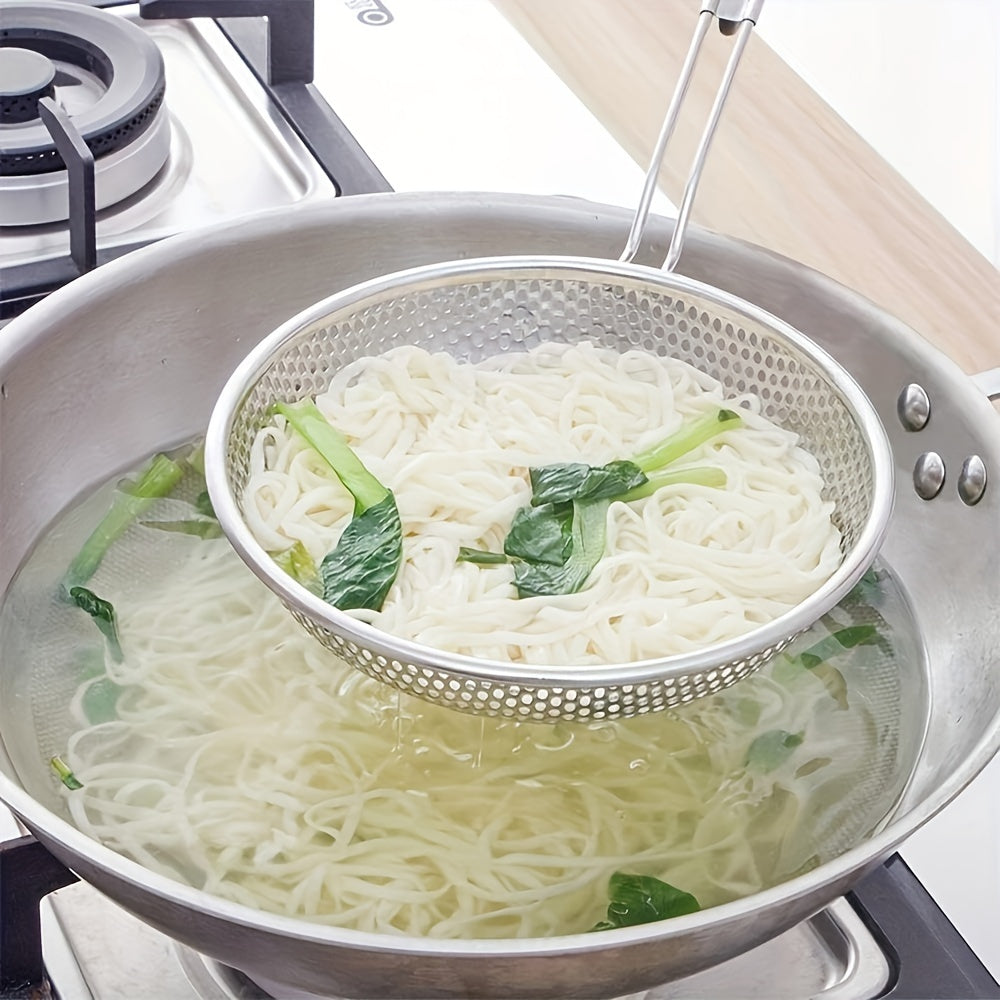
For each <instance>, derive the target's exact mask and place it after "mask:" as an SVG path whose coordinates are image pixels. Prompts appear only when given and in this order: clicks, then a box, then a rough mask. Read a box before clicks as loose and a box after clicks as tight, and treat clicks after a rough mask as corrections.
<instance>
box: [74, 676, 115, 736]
mask: <svg viewBox="0 0 1000 1000" xmlns="http://www.w3.org/2000/svg"><path fill="white" fill-rule="evenodd" d="M121 693H122V687H121V685H119V684H116V683H115V682H114V681H113V680H112V679H111V678H110V677H107V676H105V677H99V678H97V680H94V681H92V682H91V683H90V684H88V685H87V686H86V688H84V691H83V696H82V698H81V706H82V708H83V714H84V715H85V716H86V717H87V721H88V722H89V723H90V724H91V725H94V726H96V725H97V724H98V723H100V722H111V721H112V719H117V718H118V698H119V696H120V695H121Z"/></svg>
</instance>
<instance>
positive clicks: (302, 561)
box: [271, 540, 323, 597]
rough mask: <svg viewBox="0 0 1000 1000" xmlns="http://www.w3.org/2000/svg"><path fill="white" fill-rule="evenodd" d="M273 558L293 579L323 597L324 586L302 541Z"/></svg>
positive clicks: (274, 554)
mask: <svg viewBox="0 0 1000 1000" xmlns="http://www.w3.org/2000/svg"><path fill="white" fill-rule="evenodd" d="M271 558H272V559H274V561H275V562H276V563H277V564H278V565H279V566H280V567H281V568H282V569H283V570H284V571H285V572H286V573H287V574H288V575H289V576H290V577H291V578H292V579H293V580H297V581H298V582H299V583H301V584H302V586H303V587H308V588H309V590H314V591H315V593H317V594H319V596H321V597H322V592H323V588H322V584H320V583H319V571H318V570H317V569H316V563H315V562H314V560H313V557H312V556H311V555H309V550H308V549H307V548H306V547H305V545H303V544H302V542H301V540H300V541H297V542H296V543H295V544H294V545H292V546H290V547H289V548H287V549H285V550H284V551H282V552H274V553H272V554H271Z"/></svg>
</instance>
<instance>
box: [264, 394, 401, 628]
mask: <svg viewBox="0 0 1000 1000" xmlns="http://www.w3.org/2000/svg"><path fill="white" fill-rule="evenodd" d="M274 408H275V410H276V411H277V412H278V413H280V414H282V416H284V417H285V419H286V420H288V422H289V424H290V425H291V426H292V428H293V429H294V430H295V431H296V432H298V434H299V435H301V436H302V437H303V438H304V439H305V440H306V442H307V443H308V444H309V445H310V446H311V447H312V448H313V449H314V450H315V451H316V452H317V453H318V454H319V455H320V456H321V457H322V458H323V459H324V460H325V461H326V463H327V465H329V466H330V468H331V469H332V470H333V472H334V474H335V475H336V476H337V478H338V479H339V480H340V481H341V482H342V483H343V484H344V486H345V487H346V488H347V489H348V491H349V492H350V494H351V496H353V497H354V518H353V520H352V521H351V523H350V524H348V526H347V527H346V528H345V529H344V532H343V534H342V535H341V536H340V540H339V541H338V542H337V545H336V547H335V548H334V550H333V551H332V552H330V553H329V554H327V556H326V557H325V558H324V559H323V561H322V563H321V564H320V571H319V575H320V578H321V580H322V583H323V598H324V600H326V601H327V602H328V603H330V604H332V605H333V606H334V607H336V608H340V609H341V610H342V611H347V610H351V609H355V608H369V609H371V610H373V611H378V610H379V609H380V608H381V607H382V602H383V601H384V600H385V596H386V594H387V593H388V592H389V588H390V587H391V586H392V582H393V581H394V580H395V579H396V574H397V573H398V572H399V567H400V564H401V563H402V560H403V529H402V525H401V523H400V520H399V511H398V510H397V508H396V499H395V497H394V496H393V495H392V493H391V492H390V491H389V490H388V489H386V487H385V486H383V485H382V484H381V483H380V482H379V481H378V480H377V479H376V478H375V477H374V476H373V475H372V474H371V473H370V472H369V471H368V469H366V468H365V466H364V464H363V463H362V462H361V460H360V459H359V458H358V456H357V455H355V454H354V452H353V451H352V450H351V447H350V445H349V444H348V443H347V440H346V438H345V437H344V436H343V435H342V434H341V433H340V432H339V431H338V430H336V428H334V427H332V426H331V425H330V423H329V422H328V421H327V419H326V417H324V416H323V414H322V413H321V412H320V411H319V408H318V407H317V406H316V404H315V403H314V402H313V401H312V400H311V399H303V400H300V401H299V402H298V403H276V404H275V407H274Z"/></svg>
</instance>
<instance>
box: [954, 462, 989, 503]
mask: <svg viewBox="0 0 1000 1000" xmlns="http://www.w3.org/2000/svg"><path fill="white" fill-rule="evenodd" d="M985 492H986V464H985V463H984V462H983V460H982V459H981V458H980V457H979V456H978V455H970V456H969V457H968V458H967V459H966V460H965V461H964V462H963V463H962V471H961V472H960V473H959V474H958V495H959V496H960V497H961V498H962V503H965V504H968V505H969V506H970V507H972V506H973V505H974V504H977V503H979V501H980V500H982V498H983V494H984V493H985Z"/></svg>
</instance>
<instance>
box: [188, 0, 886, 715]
mask: <svg viewBox="0 0 1000 1000" xmlns="http://www.w3.org/2000/svg"><path fill="white" fill-rule="evenodd" d="M762 2H763V0H756V2H753V3H741V2H734V3H728V4H727V3H726V2H725V0H716V2H708V3H705V4H704V5H703V9H702V13H701V16H700V18H699V22H698V28H697V30H696V33H695V38H694V39H693V41H692V44H691V49H690V51H689V52H688V56H687V59H686V61H685V66H684V69H683V70H682V74H681V79H680V81H679V82H678V85H677V90H676V91H675V94H674V97H673V99H672V101H671V107H670V110H669V111H668V114H667V119H666V121H665V122H664V126H663V129H662V130H661V135H660V139H659V141H658V144H657V150H656V152H655V153H654V157H653V163H652V165H651V167H650V170H649V173H648V175H647V179H646V187H645V190H644V192H643V197H642V201H641V204H640V207H639V210H638V212H637V214H636V218H635V221H634V223H633V227H632V232H631V234H630V236H629V240H628V246H627V248H626V251H625V253H624V254H623V260H622V261H620V262H617V263H612V262H609V261H606V260H595V259H590V258H568V257H530V256H518V257H494V258H485V259H480V260H471V261H469V260H466V261H453V262H448V263H443V264H435V265H431V266H427V267H421V268H416V269H412V270H408V271H403V272H399V273H396V274H392V275H388V276H386V277H383V278H378V279H375V280H373V281H369V282H366V283H364V284H362V285H357V286H355V287H353V288H350V289H348V290H346V291H344V292H341V293H339V294H337V295H334V296H331V297H330V298H328V299H325V300H323V301H322V302H319V303H317V304H316V305H314V306H312V307H311V308H309V309H307V310H305V311H304V312H302V313H300V314H299V315H298V316H296V317H294V318H293V319H291V320H289V322H288V323H286V324H284V325H283V326H282V327H280V328H279V329H278V330H276V331H275V332H274V333H273V334H271V335H270V336H268V337H267V338H265V339H264V340H263V341H262V342H261V343H260V344H259V345H258V347H257V348H256V349H255V350H254V351H253V352H252V353H251V354H250V355H249V356H248V357H247V358H246V359H245V360H244V362H243V363H242V364H241V365H240V367H239V368H238V369H237V370H236V372H235V373H234V374H233V376H232V378H231V379H230V380H229V382H228V383H227V384H226V386H225V388H224V390H223V392H222V394H221V395H220V398H219V400H218V402H217V404H216V407H215V411H214V413H213V415H212V420H211V422H210V425H209V430H208V436H207V440H206V451H205V457H206V470H207V475H208V486H209V491H210V493H211V497H212V502H213V504H214V506H215V510H216V513H217V515H218V517H219V521H220V523H221V525H222V527H223V529H224V531H225V532H226V534H227V535H228V537H229V539H230V540H231V542H232V543H233V545H234V547H235V548H236V550H237V551H238V552H239V553H240V555H241V556H242V557H243V559H244V560H245V561H246V562H247V563H248V565H249V566H250V567H251V569H253V571H254V572H255V573H256V574H257V575H258V576H259V577H260V578H261V579H262V580H263V581H264V582H265V583H266V584H267V585H268V587H270V588H271V590H273V591H274V592H275V593H276V594H277V595H278V596H279V597H280V599H281V600H282V601H283V603H284V604H285V606H286V607H287V608H288V610H289V611H290V612H291V614H292V615H293V616H294V617H295V618H296V619H297V620H298V621H299V622H300V623H301V624H302V625H303V626H304V627H305V628H306V629H307V630H308V631H309V632H310V633H311V634H312V635H313V636H314V637H315V638H316V639H317V640H319V641H320V642H321V643H322V644H323V645H325V646H326V647H328V648H329V649H331V650H333V651H334V652H335V653H336V654H337V655H338V656H340V657H341V658H343V659H344V660H346V661H347V662H348V663H350V664H351V665H353V666H355V667H357V668H358V669H360V670H362V671H364V672H365V673H367V674H369V675H371V676H373V677H375V678H377V679H379V680H382V681H385V682H387V683H389V684H391V685H393V686H395V687H396V688H398V689H400V690H402V691H406V692H408V693H410V694H413V695H417V696H419V697H422V698H424V699H427V700H429V701H433V702H438V703H440V704H443V705H446V706H448V707H451V708H455V709H459V710H462V711H466V712H472V713H478V714H488V715H499V716H508V717H512V718H518V719H532V720H537V721H545V722H557V721H563V720H566V721H582V722H588V721H597V720H603V719H612V718H620V717H625V716H631V715H637V714H640V713H645V712H650V711H656V710H659V709H663V708H667V707H671V706H676V705H679V704H682V703H684V702H688V701H691V700H692V699H694V698H698V697H701V696H703V695H706V694H711V693H713V692H715V691H719V690H721V689H722V688H724V687H727V686H728V685H730V684H732V683H734V682H735V681H738V680H740V679H741V678H743V677H745V676H746V675H747V674H749V673H750V672H752V671H753V670H755V669H757V668H758V667H759V666H760V665H761V664H763V663H765V662H766V661H767V660H768V659H769V658H770V657H771V656H773V655H774V654H775V653H777V652H778V651H779V650H780V649H782V648H783V647H784V646H785V645H786V644H787V643H788V642H789V641H790V640H791V638H792V637H794V636H795V635H796V634H797V633H798V632H800V631H801V630H803V629H805V628H807V627H808V626H809V625H811V624H812V623H813V622H815V621H816V620H817V619H818V618H819V617H820V616H821V615H823V614H824V613H825V612H826V611H828V610H830V608H832V607H833V606H834V605H835V604H837V602H838V601H840V600H841V599H842V598H843V597H844V596H845V595H846V594H847V592H848V591H849V590H850V589H851V588H852V587H853V586H854V585H855V584H856V583H857V581H858V580H859V579H860V577H861V575H862V574H863V573H864V571H865V570H866V569H867V567H868V566H869V565H870V563H871V561H872V560H873V559H874V557H875V555H876V553H877V551H878V549H879V546H880V545H881V542H882V539H883V537H884V535H885V532H886V529H887V527H888V520H889V515H890V512H891V506H892V496H893V482H892V457H891V452H890V448H889V443H888V439H887V437H886V435H885V431H884V429H883V428H882V425H881V422H880V421H879V418H878V415H877V413H876V412H875V410H874V408H873V407H872V406H871V404H870V403H869V401H868V399H867V397H866V396H865V395H864V393H863V392H862V391H861V389H860V388H859V387H858V385H857V384H856V383H855V382H854V380H853V379H852V378H851V377H850V376H849V375H848V374H847V373H846V372H845V371H844V370H843V369H842V368H841V367H840V366H839V365H838V364H837V363H836V362H835V361H834V360H833V359H832V358H831V357H830V356H829V355H828V354H826V352H825V351H823V350H822V349H821V348H819V347H818V346H817V345H815V344H813V343H812V342H811V341H810V340H809V339H808V338H806V337H804V336H803V335H802V334H800V333H798V332H797V331H795V330H794V329H792V328H791V327H789V326H788V325H787V324H785V323H783V322H782V321H781V320H779V319H778V318H776V317H775V316H773V315H771V314H769V313H766V312H764V311H763V310H761V309H758V308H756V307H755V306H753V305H752V304H750V303H748V302H745V301H743V300H741V299H738V298H736V297H734V296H731V295H729V294H727V293H725V292H722V291H720V290H718V289H715V288H712V287H710V286H708V285H705V284H702V283H700V282H696V281H692V280H689V279H686V278H683V277H681V276H678V275H675V274H673V273H670V270H669V269H670V268H672V267H673V266H674V264H675V263H676V260H677V258H678V257H679V254H680V247H681V243H682V240H683V232H684V228H685V226H686V223H687V217H688V213H689V211H690V205H691V201H692V199H693V196H694V189H695V187H696V186H697V181H698V176H699V174H700V171H701V165H702V163H703V162H704V156H705V152H706V151H707V148H708V144H709V142H710V140H711V136H712V133H713V132H714V128H715V124H716V122H717V120H718V117H719V113H720V112H721V108H722V104H723V102H724V100H725V95H726V93H727V91H728V88H729V84H730V82H731V80H732V76H733V73H734V72H735V68H736V64H737V62H738V60H739V56H740V53H741V52H742V49H743V47H744V45H745V44H746V41H747V39H748V37H749V34H750V31H751V29H752V27H753V23H754V20H755V19H756V16H757V13H758V12H759V9H760V6H761V4H762ZM735 8H739V11H738V15H739V16H736V15H737V11H736V10H735ZM713 17H719V18H720V21H721V23H722V25H723V28H724V30H726V33H730V32H729V31H728V28H730V27H733V28H735V32H736V40H735V44H734V47H733V53H732V56H731V58H730V61H729V65H728V67H727V69H726V74H725V78H724V80H723V83H722V85H721V87H720V90H719V93H718V95H717V97H716V101H715V106H714V107H713V110H712V113H711V116H710V121H709V123H708V125H707V126H706V129H705V133H704V135H703V137H702V141H701V145H700V147H699V150H698V153H697V154H696V158H695V164H694V166H693V168H692V171H691V175H690V177H689V180H688V184H687V188H686V190H685V194H684V199H683V200H682V204H681V209H680V212H679V215H678V221H677V225H676V227H675V232H674V238H673V241H672V243H671V249H670V252H669V253H668V256H667V260H666V263H665V265H664V267H665V268H666V269H667V270H658V269H655V268H650V267H646V266H640V265H635V264H632V263H629V262H628V261H630V260H631V258H632V256H633V255H634V253H635V251H636V249H637V247H638V245H639V240H640V238H641V234H642V229H643V226H644V223H645V219H646V216H647V214H648V210H649V203H650V200H651V198H652V192H653V189H654V187H655V183H656V175H657V173H658V169H659V163H660V160H661V159H662V155H663V151H664V148H665V146H666V141H667V139H668V138H669V135H670V132H671V131H672V128H673V122H674V120H675V119H676V115H677V111H678V108H679V105H680V103H681V101H682V99H683V95H684V92H685V90H686V87H687V82H688V80H689V78H690V75H691V71H692V69H693V66H694V62H695V60H696V57H697V52H698V50H699V48H700V45H701V42H702V40H703V38H704V36H705V33H706V32H707V30H708V27H709V25H710V23H711V20H712V18H713ZM731 22H738V25H735V24H732V23H731ZM582 340H587V341H590V342H592V343H594V344H595V345H597V346H601V347H605V348H610V349H613V350H618V351H627V350H633V349H640V350H644V351H647V352H650V353H653V354H659V355H661V356H668V355H669V356H671V357H675V358H680V359H682V360H684V361H686V362H688V363H690V364H692V365H694V366H695V367H697V368H699V369H701V370H703V371H705V372H707V373H709V374H711V375H712V376H714V377H715V378H717V379H718V380H719V381H720V382H721V383H722V385H723V386H724V388H725V390H726V392H727V394H732V395H736V394H741V393H747V392H750V393H754V394H756V395H757V396H758V397H759V398H760V400H761V403H762V410H763V412H764V414H765V415H766V416H768V417H769V418H770V419H771V420H773V421H774V422H775V423H778V424H780V425H781V426H783V427H785V428H787V429H789V430H792V431H795V432H796V433H798V434H799V435H800V437H801V440H802V444H803V445H804V447H805V448H807V449H808V450H809V451H810V452H811V453H812V454H813V455H814V456H815V457H816V458H817V460H818V462H819V464H820V467H821V469H822V472H823V476H824V481H825V483H826V498H827V499H830V500H833V501H834V504H835V514H834V519H835V521H836V523H837V527H838V528H839V529H840V531H841V533H842V536H843V542H842V549H843V561H842V562H841V565H840V566H839V568H838V569H837V571H836V572H835V573H834V574H833V576H832V577H831V578H830V579H829V580H828V581H827V582H826V583H825V584H824V585H823V586H822V587H820V588H819V589H818V590H817V591H816V592H815V593H813V594H812V595H811V596H810V597H809V598H808V599H807V600H804V601H803V602H801V603H800V604H799V605H798V606H796V607H795V608H794V609H793V610H791V611H790V612H788V613H786V614H784V615H782V616H781V617H780V618H778V619H775V620H773V621H771V622H769V623H767V624H765V625H762V626H759V627H757V628H755V629H754V630H753V631H752V632H749V633H747V634H746V635H744V636H741V637H740V638H738V639H735V640H731V641H728V642H725V643H719V644H716V645H713V646H711V647H708V648H705V649H702V650H700V651H698V652H695V653H689V654H683V655H676V656H670V657H665V658H662V659H656V660H644V661H640V662H633V663H627V664H608V665H605V666H598V667H594V666H562V667H552V666H535V665H525V664H513V663H507V662H499V661H491V660H484V659H478V658H473V657H470V656H463V655H458V654H454V653H449V652H444V651H441V650H437V649H433V648H431V647H428V646H424V645H420V644H418V643H414V642H412V641H410V640H407V639H402V638H398V637H395V636H392V635H389V634H387V633H385V632H382V631H381V630H379V629H376V628H374V627H372V626H370V625H367V624H365V623H362V622H359V621H358V620H356V619H355V618H354V617H352V616H351V615H349V614H346V613H344V612H341V611H338V610H337V609H335V608H333V607H331V606H330V605H328V604H326V603H325V602H324V601H323V600H322V599H320V598H318V597H316V596H314V595H313V594H311V593H309V592H308V591H307V590H306V589H305V588H304V587H302V586H300V585H299V584H297V583H296V582H295V581H294V580H293V579H292V578H291V577H290V576H288V575H287V574H286V573H285V572H284V571H283V570H282V569H280V568H279V567H278V566H277V565H276V564H275V563H274V561H273V560H272V559H271V557H270V556H269V555H268V554H267V553H266V552H265V551H264V550H263V548H262V547H261V546H260V545H259V544H258V543H257V542H256V541H255V539H254V538H253V536H252V534H251V533H250V531H249V529H248V528H247V526H246V524H245V522H244V520H243V516H242V511H241V504H242V498H243V493H244V488H245V486H246V481H247V475H248V464H249V454H250V445H251V442H252V441H253V438H254V436H255V434H256V432H257V430H258V429H259V427H260V426H261V425H262V424H263V423H265V422H266V421H267V419H268V416H269V410H270V407H271V406H272V404H273V403H274V402H275V401H278V400H284V401H294V400H297V399H301V398H303V397H305V396H314V395H316V394H318V393H321V392H323V391H324V390H325V389H326V388H327V387H328V386H329V384H330V382H331V380H332V378H333V377H334V375H335V374H336V373H337V372H338V371H339V370H340V369H341V368H342V367H343V366H344V365H346V364H348V363H350V362H353V361H355V360H357V359H359V358H363V357H369V356H372V355H377V354H381V353H384V352H385V351H387V350H389V349H391V348H394V347H397V346H401V345H416V346H419V347H422V348H425V349H426V350H429V351H445V352H447V353H449V354H450V355H452V356H453V357H455V358H457V359H459V360H463V361H469V362H476V361H479V360H481V359H483V358H485V357H487V356H490V355H494V354H498V353H502V352H513V351H525V350H530V349H531V348H533V347H535V346H538V345H540V344H542V343H545V342H551V341H554V342H558V343H575V342H578V341H582Z"/></svg>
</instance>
